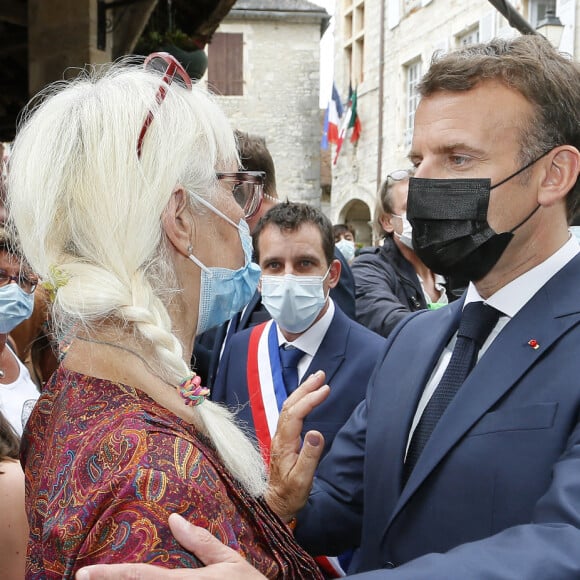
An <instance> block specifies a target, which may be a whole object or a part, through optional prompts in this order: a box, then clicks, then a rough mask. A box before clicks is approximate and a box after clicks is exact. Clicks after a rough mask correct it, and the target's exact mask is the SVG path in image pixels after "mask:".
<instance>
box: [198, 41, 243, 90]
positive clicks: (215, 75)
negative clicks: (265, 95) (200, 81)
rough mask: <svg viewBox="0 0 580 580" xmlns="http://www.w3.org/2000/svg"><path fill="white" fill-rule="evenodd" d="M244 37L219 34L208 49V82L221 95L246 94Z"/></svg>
mask: <svg viewBox="0 0 580 580" xmlns="http://www.w3.org/2000/svg"><path fill="white" fill-rule="evenodd" d="M243 42H244V36H243V34H241V33H226V32H217V33H216V34H214V36H213V38H212V41H211V44H210V45H209V47H208V67H207V80H208V83H209V86H210V87H211V88H212V89H213V90H214V91H215V92H217V93H219V94H221V95H243V94H244V54H243Z"/></svg>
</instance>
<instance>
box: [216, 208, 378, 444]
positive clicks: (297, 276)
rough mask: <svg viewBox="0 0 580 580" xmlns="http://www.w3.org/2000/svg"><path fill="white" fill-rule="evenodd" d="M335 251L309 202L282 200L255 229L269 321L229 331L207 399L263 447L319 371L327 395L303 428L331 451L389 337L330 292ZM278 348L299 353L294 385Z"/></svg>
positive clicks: (336, 271)
mask: <svg viewBox="0 0 580 580" xmlns="http://www.w3.org/2000/svg"><path fill="white" fill-rule="evenodd" d="M333 249H334V237H333V230H332V224H331V223H330V221H329V220H328V218H327V217H326V216H325V215H324V214H322V212H320V211H319V210H318V209H316V208H314V207H312V206H309V205H307V204H302V203H288V202H286V203H280V204H278V205H277V206H276V207H274V208H273V209H271V210H270V211H269V212H268V213H266V214H265V216H263V217H262V219H261V220H260V222H259V224H258V226H257V227H256V229H255V232H254V252H255V258H256V260H257V261H258V263H259V264H260V267H261V269H262V282H261V292H262V294H261V301H262V303H263V305H264V307H265V309H266V312H267V313H268V318H269V317H270V316H271V317H272V318H273V320H270V321H269V322H263V323H261V324H258V325H256V326H253V327H251V328H249V329H246V330H243V331H242V332H237V333H236V334H234V335H233V336H231V338H230V340H229V341H228V344H227V346H226V347H225V349H224V353H223V356H222V359H221V361H220V365H219V369H218V373H217V377H216V381H215V383H214V385H213V389H212V395H211V397H212V399H213V400H214V401H218V402H222V403H226V404H227V405H228V406H229V407H231V408H232V409H234V410H237V412H238V417H239V418H240V419H242V420H244V421H245V422H246V423H247V424H248V425H249V426H250V427H251V428H252V429H253V430H254V432H255V433H257V435H258V439H259V441H260V442H261V443H262V447H263V448H269V441H270V437H271V435H273V434H274V431H275V428H276V425H275V421H273V419H272V418H273V417H274V418H275V417H276V416H277V415H278V413H279V411H280V409H281V405H282V403H283V402H284V400H285V399H286V397H287V395H288V394H290V393H291V392H292V391H293V390H295V389H296V387H297V386H298V383H299V380H300V379H301V378H302V377H304V376H308V375H309V374H311V373H313V372H315V371H317V370H319V369H323V370H324V372H325V373H326V380H327V381H328V382H329V383H330V384H332V393H331V395H330V397H329V399H328V400H327V401H326V402H325V403H324V404H323V405H321V406H320V407H319V408H317V409H314V410H313V411H312V413H311V414H310V415H309V416H308V417H307V419H306V422H305V425H304V430H309V429H316V430H318V431H320V432H321V433H323V435H324V438H325V444H326V449H328V448H329V447H330V444H331V443H332V440H333V439H334V436H335V435H336V433H337V431H338V430H339V429H340V427H342V425H343V424H344V422H345V421H346V420H347V419H348V417H349V416H350V414H351V412H352V411H353V409H354V408H355V407H356V406H357V404H358V403H359V402H360V401H361V400H362V399H363V397H364V394H365V389H366V385H367V383H368V379H369V377H370V375H371V372H372V369H373V368H374V365H375V363H376V360H377V356H378V354H379V352H380V351H381V349H382V347H383V346H384V343H385V342H386V341H385V340H384V339H382V338H381V337H379V336H378V335H376V334H375V333H373V332H371V331H369V330H368V329H366V328H364V327H363V326H361V325H360V324H358V323H356V322H354V321H353V320H351V319H350V318H348V317H347V316H346V315H345V314H344V313H343V312H342V310H341V309H340V307H339V306H338V305H337V304H336V303H335V302H334V301H333V299H332V298H331V297H330V296H329V294H330V291H331V289H332V288H334V287H336V285H337V284H338V281H339V278H340V276H341V270H342V266H341V263H340V262H339V261H338V260H337V259H335V258H334V254H333ZM243 317H244V314H242V320H243ZM281 345H286V349H288V348H294V347H296V349H301V351H303V352H302V354H300V352H301V351H300V350H299V351H297V353H298V357H299V358H297V359H296V361H295V364H296V370H297V373H296V376H295V377H294V380H295V383H294V384H293V385H288V384H285V380H284V376H283V375H284V371H283V367H282V366H281V364H280V363H281V361H280V357H281V356H284V355H285V352H282V353H280V350H279V348H280V346H281ZM282 351H284V349H282ZM248 402H249V404H247V403H248ZM269 405H270V408H268V407H269ZM266 427H270V429H266ZM265 455H267V453H265Z"/></svg>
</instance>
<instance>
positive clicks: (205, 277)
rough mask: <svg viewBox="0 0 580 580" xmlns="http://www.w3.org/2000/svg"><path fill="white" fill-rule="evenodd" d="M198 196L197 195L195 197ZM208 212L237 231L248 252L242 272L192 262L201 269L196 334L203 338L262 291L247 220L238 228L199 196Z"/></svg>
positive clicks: (245, 253)
mask: <svg viewBox="0 0 580 580" xmlns="http://www.w3.org/2000/svg"><path fill="white" fill-rule="evenodd" d="M194 195H195V194H194ZM195 197H197V199H198V200H199V201H200V203H202V204H203V205H205V206H206V207H207V208H208V209H210V210H211V211H213V212H214V213H215V214H216V215H218V216H220V217H221V218H222V219H224V220H226V221H227V222H228V223H230V224H231V225H232V226H233V227H235V228H237V230H238V233H239V235H240V241H241V244H242V249H243V250H244V265H243V266H242V267H241V268H239V269H238V270H230V269H229V268H218V267H211V268H209V267H207V266H205V265H204V264H202V263H201V262H200V261H199V260H198V259H197V258H196V257H195V256H194V255H193V254H190V255H189V259H190V260H191V261H192V262H194V263H195V264H197V265H198V266H199V267H200V268H201V290H200V297H199V314H198V319H197V331H196V334H201V333H202V332H205V331H206V330H209V329H210V328H213V327H214V326H219V325H220V324H222V323H223V322H226V321H227V320H229V319H230V318H232V317H233V316H234V315H235V314H237V313H238V312H239V311H240V310H241V309H242V308H243V307H244V306H245V305H246V304H247V303H248V302H249V301H250V299H251V298H252V296H253V295H254V293H255V292H256V288H257V287H258V281H259V279H260V267H259V266H258V265H257V264H254V263H253V262H252V237H251V236H250V229H249V228H248V224H247V223H246V222H245V221H244V220H240V223H239V224H238V225H236V224H235V222H234V221H233V220H231V219H230V218H229V217H227V216H226V215H225V214H223V213H222V212H221V211H219V210H218V209H217V208H215V207H213V206H212V205H211V204H210V203H208V202H207V201H205V200H204V199H202V198H200V197H199V196H195Z"/></svg>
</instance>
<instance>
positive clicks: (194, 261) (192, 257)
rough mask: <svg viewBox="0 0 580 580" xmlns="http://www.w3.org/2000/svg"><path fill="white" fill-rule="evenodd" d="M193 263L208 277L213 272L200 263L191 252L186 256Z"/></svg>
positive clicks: (211, 275)
mask: <svg viewBox="0 0 580 580" xmlns="http://www.w3.org/2000/svg"><path fill="white" fill-rule="evenodd" d="M187 257H188V258H189V259H190V260H191V261H192V262H193V263H194V264H196V265H198V266H199V267H200V268H201V269H202V270H203V271H204V272H205V273H206V274H207V275H208V276H209V277H210V278H212V277H213V272H212V271H211V270H210V269H209V268H208V267H207V266H205V265H204V264H202V263H201V262H200V261H199V260H198V259H197V258H196V257H195V256H194V255H193V254H189V255H188V256H187Z"/></svg>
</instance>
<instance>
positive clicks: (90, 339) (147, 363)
mask: <svg viewBox="0 0 580 580" xmlns="http://www.w3.org/2000/svg"><path fill="white" fill-rule="evenodd" d="M75 338H78V340H82V341H84V342H92V343H93V344H102V345H104V346H111V347H113V348H118V349H119V350H123V351H125V352H128V353H129V354H132V355H133V356H136V357H137V358H138V359H139V360H140V361H141V362H142V363H143V364H144V365H145V366H146V367H147V370H148V371H149V372H150V373H151V374H152V375H153V376H155V377H157V378H158V379H160V380H162V381H163V382H164V383H165V384H166V385H169V386H170V387H173V388H175V385H172V384H171V383H168V382H167V381H166V380H165V379H164V378H163V377H162V376H160V375H159V373H157V371H156V370H155V369H154V368H153V367H152V366H151V365H150V364H149V362H148V361H147V359H146V358H145V357H144V356H142V355H140V354H139V353H138V352H135V351H134V350H132V349H130V348H128V347H126V346H123V345H122V344H115V343H114V342H107V341H105V340H96V339H94V338H84V337H82V336H76V337H75Z"/></svg>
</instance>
